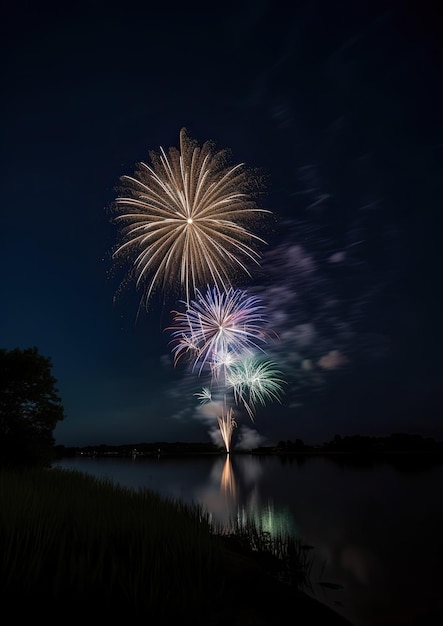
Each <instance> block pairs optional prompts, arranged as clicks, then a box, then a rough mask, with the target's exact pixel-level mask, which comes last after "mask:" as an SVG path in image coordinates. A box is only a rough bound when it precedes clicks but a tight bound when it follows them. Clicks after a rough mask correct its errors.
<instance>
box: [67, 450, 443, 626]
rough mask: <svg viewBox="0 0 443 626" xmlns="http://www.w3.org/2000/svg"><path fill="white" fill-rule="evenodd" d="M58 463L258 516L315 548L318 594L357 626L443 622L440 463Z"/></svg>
mask: <svg viewBox="0 0 443 626" xmlns="http://www.w3.org/2000/svg"><path fill="white" fill-rule="evenodd" d="M57 465H60V466H61V467H64V468H68V469H76V470H79V471H83V472H86V473H88V474H92V475H94V476H96V477H98V478H106V479H110V480H112V481H115V482H117V483H118V484H121V485H123V486H126V487H130V488H134V489H143V488H149V489H153V490H155V491H156V492H158V493H160V494H162V495H163V496H165V497H168V498H173V499H180V500H183V501H185V502H190V503H191V502H194V503H198V504H200V505H202V506H203V507H204V508H205V509H206V510H207V511H208V512H209V513H210V515H211V516H212V519H213V521H214V522H216V523H219V524H229V523H230V522H231V521H232V520H233V519H235V518H239V519H254V521H256V522H260V523H261V524H262V525H263V527H264V529H265V530H268V531H269V532H271V533H277V532H283V533H285V532H288V533H291V534H293V535H295V536H296V537H298V538H300V539H301V540H302V541H304V542H306V543H307V544H309V545H311V546H313V550H312V554H313V556H314V563H313V569H312V574H311V580H312V587H313V589H312V591H311V593H312V594H313V595H314V596H315V597H316V598H317V599H319V600H321V601H322V602H324V603H326V604H328V605H330V606H332V607H333V608H334V610H336V611H337V612H339V613H341V614H342V615H343V616H345V617H346V618H348V619H349V620H351V621H352V622H353V624H355V626H419V625H420V626H421V625H423V626H424V625H426V626H428V625H429V626H430V625H431V624H435V625H437V624H443V600H442V596H443V591H442V583H443V575H442V571H441V565H442V557H443V534H442V533H443V505H442V497H441V494H442V484H443V465H441V464H430V465H428V464H426V465H423V464H417V463H414V464H411V463H409V462H408V463H405V462H403V463H401V464H399V463H396V464H392V463H387V462H384V463H368V464H359V465H356V464H354V463H352V464H350V463H348V462H345V457H335V458H328V457H322V456H313V457H305V456H300V457H275V456H263V457H262V456H255V455H235V454H234V455H231V457H229V456H228V457H227V456H225V455H220V456H203V455H202V456H197V457H176V458H168V457H167V456H165V455H159V456H153V457H137V458H134V459H122V458H103V457H97V458H90V457H76V458H72V459H71V458H69V459H63V460H62V461H60V462H59V463H58V464H57Z"/></svg>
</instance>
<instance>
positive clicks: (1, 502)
mask: <svg viewBox="0 0 443 626" xmlns="http://www.w3.org/2000/svg"><path fill="white" fill-rule="evenodd" d="M231 531H232V532H229V533H226V532H225V533H223V532H221V531H220V529H219V530H217V529H214V528H213V527H212V526H211V524H210V522H209V518H208V516H207V515H206V513H205V511H203V510H202V509H201V508H200V507H198V506H195V507H190V506H189V505H184V504H182V503H180V502H178V501H169V500H165V499H164V498H161V497H160V496H158V495H157V494H155V493H154V492H151V491H138V492H136V491H133V490H128V489H125V488H122V487H119V486H116V485H113V484H111V483H108V482H106V481H102V480H100V481H99V480H97V479H95V478H93V477H90V476H87V475H84V474H81V473H78V472H73V471H67V470H61V469H58V468H54V469H32V470H30V469H25V470H17V469H14V470H5V469H4V470H2V471H0V555H1V569H0V590H1V602H2V612H3V614H4V615H5V614H8V612H9V611H11V613H10V614H11V615H14V620H20V619H32V620H35V619H36V618H38V617H43V618H44V619H45V622H46V623H55V621H57V622H58V621H62V622H63V621H64V620H65V619H66V617H69V619H70V620H72V619H77V620H81V621H83V622H87V623H89V622H90V620H91V619H95V620H100V623H102V621H103V620H106V619H109V620H110V619H112V621H113V622H114V621H115V620H116V619H124V620H125V621H126V620H128V619H145V620H147V619H149V623H156V624H170V623H174V622H175V621H180V622H182V621H183V620H185V621H186V620H187V619H191V620H192V622H193V623H194V624H207V625H212V624H213V625H218V624H221V623H222V622H223V623H224V621H225V620H226V619H228V620H230V623H231V624H239V623H240V618H241V620H242V621H243V623H244V619H246V618H248V619H249V621H247V623H248V624H274V623H283V621H280V620H283V617H285V619H284V623H295V621H297V623H298V624H302V623H308V620H309V623H311V621H314V622H315V621H316V618H317V617H321V619H322V620H325V619H326V620H327V621H323V623H328V624H330V625H333V624H345V623H346V622H345V621H344V620H342V619H341V618H340V617H338V616H337V615H336V614H335V613H333V612H332V611H330V610H329V609H327V608H326V607H323V605H320V604H318V603H316V602H315V601H313V600H311V599H310V598H309V597H308V596H307V595H305V594H304V593H303V591H302V588H303V586H305V585H308V584H309V563H310V561H309V556H308V552H307V550H306V549H305V547H304V546H302V545H301V544H300V543H298V542H297V541H295V540H291V539H290V538H288V537H277V538H274V539H273V540H272V541H271V540H270V538H269V537H268V536H266V535H265V534H264V533H262V532H261V531H260V529H257V528H254V527H251V526H249V527H243V528H239V527H233V528H232V529H231ZM288 611H289V613H288ZM248 616H249V617H248ZM254 616H255V617H254ZM292 618H294V619H292ZM304 620H305V621H304Z"/></svg>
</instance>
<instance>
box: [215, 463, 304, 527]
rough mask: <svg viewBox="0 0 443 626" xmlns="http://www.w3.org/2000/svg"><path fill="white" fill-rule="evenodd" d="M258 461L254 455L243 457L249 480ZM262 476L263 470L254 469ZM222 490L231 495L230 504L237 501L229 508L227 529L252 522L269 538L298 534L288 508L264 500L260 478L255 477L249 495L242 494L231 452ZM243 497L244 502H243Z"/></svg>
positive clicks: (242, 466) (226, 494)
mask: <svg viewBox="0 0 443 626" xmlns="http://www.w3.org/2000/svg"><path fill="white" fill-rule="evenodd" d="M255 465H256V460H255V459H252V458H249V457H243V463H242V464H241V468H242V469H243V470H244V472H243V473H244V474H245V476H244V478H246V479H248V480H247V481H248V482H249V481H250V478H251V475H252V474H253V472H251V471H250V470H251V469H254V467H255ZM248 470H249V471H248ZM259 476H260V473H257V472H255V477H256V479H257V478H258V477H259ZM220 491H221V492H222V493H223V494H224V495H225V496H228V497H229V502H230V504H231V506H232V505H234V509H231V512H230V520H229V521H228V522H227V523H225V529H226V530H229V529H232V527H233V526H234V527H237V528H240V529H241V528H247V527H248V526H249V525H253V526H254V527H255V528H256V529H257V530H258V531H259V532H261V533H266V534H268V535H269V537H270V538H276V537H285V536H291V537H296V536H297V527H296V524H295V520H294V518H293V517H292V515H291V513H290V512H289V511H288V510H284V509H282V510H279V511H276V510H275V507H274V503H273V502H272V500H270V499H268V501H267V503H266V504H262V503H261V501H260V496H259V490H258V484H257V482H255V481H254V484H253V489H252V492H251V493H250V494H249V497H247V498H246V499H245V498H241V497H240V495H241V494H239V490H238V488H237V482H236V479H235V475H234V471H233V467H232V461H231V458H230V455H229V454H228V455H227V456H226V460H225V463H224V465H223V469H222V471H221V477H220ZM242 500H243V503H241V501H242ZM233 513H234V515H232V514H233Z"/></svg>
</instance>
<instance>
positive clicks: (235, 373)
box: [226, 357, 284, 420]
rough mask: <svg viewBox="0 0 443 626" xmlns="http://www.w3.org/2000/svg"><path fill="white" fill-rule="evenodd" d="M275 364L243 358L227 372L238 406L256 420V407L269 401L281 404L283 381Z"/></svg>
mask: <svg viewBox="0 0 443 626" xmlns="http://www.w3.org/2000/svg"><path fill="white" fill-rule="evenodd" d="M280 376H281V372H280V371H279V370H278V369H277V368H276V366H275V364H274V363H273V362H272V361H270V360H268V359H266V360H260V359H258V358H256V357H252V358H251V357H243V358H241V359H238V360H237V361H236V362H235V363H233V364H232V365H231V366H230V367H229V368H228V369H227V370H226V382H227V384H228V385H229V386H230V387H232V389H233V393H234V398H235V401H236V402H237V404H242V405H243V406H244V407H245V409H246V410H247V412H248V414H249V416H250V418H251V419H252V420H254V414H255V407H256V405H257V404H258V403H260V404H261V405H263V406H264V405H265V404H266V401H267V400H277V401H278V402H280V399H281V394H282V392H283V383H284V381H283V379H282V378H280Z"/></svg>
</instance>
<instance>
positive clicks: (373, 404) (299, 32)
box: [0, 0, 443, 446]
mask: <svg viewBox="0 0 443 626" xmlns="http://www.w3.org/2000/svg"><path fill="white" fill-rule="evenodd" d="M6 5H7V6H6V8H3V9H2V12H1V20H0V22H1V44H0V45H1V48H2V49H1V59H2V94H3V95H2V98H1V117H0V124H1V146H2V151H1V155H2V156H1V158H2V163H1V170H0V171H1V190H2V204H1V207H2V209H1V227H0V255H1V256H0V272H1V274H0V298H1V301H0V305H1V306H0V347H2V348H6V349H12V348H15V347H19V348H27V347H31V346H37V347H38V349H39V351H40V353H41V354H43V355H44V356H47V357H49V358H50V359H51V362H52V372H53V374H54V376H55V378H56V379H57V382H58V389H59V393H60V396H61V398H62V401H63V405H64V407H65V411H66V419H65V420H64V421H63V422H61V423H60V424H59V425H58V426H57V428H56V431H55V436H56V442H57V443H60V444H64V445H81V446H83V445H97V444H100V443H105V444H123V443H137V442H143V441H144V442H149V441H207V440H210V437H211V436H215V435H214V432H213V431H214V429H215V430H216V428H215V423H214V418H213V417H209V416H208V415H206V414H205V411H204V409H202V408H201V407H200V406H199V404H198V401H196V398H195V397H194V396H193V394H194V393H195V392H198V391H199V390H200V388H201V385H200V381H199V380H198V378H197V377H196V376H195V375H191V374H190V373H189V372H187V371H185V370H184V369H183V368H180V367H178V368H175V369H174V367H173V363H172V358H171V351H170V346H169V336H168V334H167V333H166V332H165V330H164V329H165V327H166V326H167V325H168V324H169V323H170V311H171V309H172V308H175V307H176V303H175V302H169V301H166V300H165V299H163V300H162V299H161V297H159V298H157V300H154V301H153V303H152V305H151V306H150V308H149V310H148V311H147V312H146V311H143V310H142V311H140V312H139V302H140V297H141V293H140V292H137V291H136V289H135V288H134V286H130V287H129V289H127V290H126V291H124V292H123V293H122V294H121V295H120V296H119V297H118V298H117V299H115V298H114V296H115V294H116V291H117V289H118V286H119V284H120V281H121V279H122V277H123V275H122V274H121V273H120V268H116V267H115V266H114V265H113V262H112V260H111V252H112V249H113V247H114V245H115V243H116V239H117V231H116V229H115V226H114V225H113V224H111V223H110V215H109V207H110V205H111V204H112V202H113V201H114V200H115V197H116V187H117V185H118V184H119V179H120V177H121V176H122V175H124V174H132V173H133V172H134V169H135V165H136V163H137V162H139V161H149V151H151V150H154V151H158V150H159V148H160V146H162V147H164V148H165V149H168V148H169V147H170V146H177V147H178V142H179V134H180V130H181V128H186V129H187V131H188V133H189V135H190V136H191V137H192V138H193V139H195V140H197V141H198V142H199V143H200V144H201V143H204V142H205V141H206V140H211V141H213V142H214V144H215V145H216V147H217V148H218V149H225V148H227V149H229V150H230V152H231V155H232V163H246V165H247V166H249V167H251V168H257V169H259V170H260V172H261V173H262V174H263V176H264V179H265V181H266V185H265V187H266V189H265V195H264V198H263V206H264V207H265V208H267V209H269V210H271V211H272V213H273V220H272V222H271V225H270V226H269V228H268V232H267V233H266V240H267V244H268V245H267V246H266V248H265V249H264V251H263V258H262V263H261V268H260V269H259V270H258V271H257V272H256V273H253V276H252V278H251V279H250V280H249V282H247V281H245V284H244V285H241V286H242V288H243V287H244V288H246V289H250V290H251V292H252V293H256V294H258V295H260V297H261V298H262V299H263V302H264V303H265V305H266V309H267V312H268V315H269V318H270V320H271V322H272V324H273V328H274V329H275V331H276V332H277V334H278V336H279V341H278V342H277V343H276V344H275V345H273V346H272V347H271V353H272V354H271V356H272V357H273V358H275V360H276V361H277V362H278V364H279V367H280V369H281V370H282V372H283V373H284V378H285V380H286V384H285V394H284V396H283V398H282V403H281V404H279V403H269V404H267V406H266V407H260V408H259V409H258V411H257V416H256V420H255V422H254V423H253V422H252V421H251V420H250V419H249V418H248V417H247V416H246V415H239V416H238V426H239V427H238V429H237V430H236V432H235V434H234V440H233V441H234V443H235V444H236V445H239V446H241V445H247V446H249V445H253V444H263V445H268V444H272V443H276V442H278V441H280V440H286V439H292V440H295V439H296V438H301V439H303V440H304V441H305V443H310V444H315V443H322V442H324V441H328V440H330V439H332V438H333V436H334V435H335V434H336V433H337V434H341V435H347V434H364V435H380V436H382V435H386V434H390V433H392V432H408V433H418V434H422V435H424V436H432V437H435V438H436V439H439V440H441V439H443V419H442V416H443V400H442V389H443V367H442V350H443V342H442V330H441V327H442V323H443V316H442V306H441V302H442V296H441V293H440V289H441V281H442V279H441V277H442V263H441V237H442V234H441V232H442V231H441V228H440V227H439V226H440V224H441V217H440V216H441V212H442V208H443V207H442V196H443V193H442V192H443V175H442V174H443V168H442V166H443V123H442V111H443V88H442V87H443V73H442V70H443V63H442V44H441V41H442V40H441V39H440V36H441V29H440V23H439V18H438V14H437V11H435V12H433V11H432V10H431V8H430V7H431V5H430V4H429V5H428V4H427V3H423V2H416V3H408V2H400V1H399V2H390V1H388V2H369V1H368V2H359V1H357V2H356V1H355V0H354V1H351V0H349V1H348V0H346V1H343V2H330V1H329V0H318V1H316V2H313V1H309V2H308V1H305V2H292V3H287V2H284V3H283V2H275V1H272V2H271V1H268V2H266V1H254V2H252V1H251V2H242V1H241V0H240V1H236V2H230V1H228V2H224V3H223V4H219V3H213V4H208V5H206V6H205V5H201V4H200V3H172V4H171V3H162V2H159V3H156V4H155V5H154V4H153V3H148V2H145V3H143V4H137V3H131V2H127V3H113V4H112V7H111V6H108V3H106V2H103V3H102V4H101V5H100V4H99V3H95V2H94V1H92V2H88V3H70V4H69V3H68V4H66V3H63V2H60V3H58V4H47V3H45V2H43V3H35V2H21V3H12V2H7V3H6ZM286 5H290V6H291V7H292V8H289V7H288V6H286ZM140 7H144V8H140Z"/></svg>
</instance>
